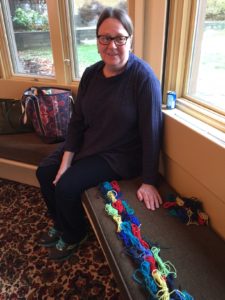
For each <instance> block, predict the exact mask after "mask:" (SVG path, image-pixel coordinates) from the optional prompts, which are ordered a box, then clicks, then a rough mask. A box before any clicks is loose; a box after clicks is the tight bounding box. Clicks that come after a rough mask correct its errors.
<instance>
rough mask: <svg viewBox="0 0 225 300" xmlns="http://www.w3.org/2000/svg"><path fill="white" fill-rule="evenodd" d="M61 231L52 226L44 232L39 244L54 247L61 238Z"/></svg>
mask: <svg viewBox="0 0 225 300" xmlns="http://www.w3.org/2000/svg"><path fill="white" fill-rule="evenodd" d="M60 235H61V233H60V232H59V231H58V230H57V229H55V228H54V227H51V228H50V229H49V231H48V232H45V233H43V234H42V236H41V238H40V239H39V242H38V243H39V245H40V246H44V247H53V246H55V245H56V243H57V242H58V241H59V239H60Z"/></svg>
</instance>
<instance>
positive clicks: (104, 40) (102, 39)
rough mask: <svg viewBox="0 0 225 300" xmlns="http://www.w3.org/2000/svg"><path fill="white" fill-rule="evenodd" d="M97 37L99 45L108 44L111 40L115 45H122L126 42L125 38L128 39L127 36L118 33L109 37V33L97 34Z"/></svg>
mask: <svg viewBox="0 0 225 300" xmlns="http://www.w3.org/2000/svg"><path fill="white" fill-rule="evenodd" d="M97 38H98V40H99V43H100V44H101V45H109V44H110V43H111V41H114V43H115V45H116V46H123V45H125V44H126V42H127V40H128V39H129V36H121V35H118V36H115V37H111V36H109V35H98V36H97Z"/></svg>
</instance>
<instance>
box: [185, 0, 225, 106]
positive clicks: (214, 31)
mask: <svg viewBox="0 0 225 300" xmlns="http://www.w3.org/2000/svg"><path fill="white" fill-rule="evenodd" d="M196 10H197V13H196V21H195V32H194V43H193V47H192V56H191V64H190V69H189V73H188V85H187V95H188V96H190V97H193V98H197V99H199V100H200V101H201V102H203V103H205V104H208V105H210V106H215V107H217V108H219V109H222V110H224V111H225V89H224V80H225V0H218V1H215V0H207V1H198V6H197V8H196Z"/></svg>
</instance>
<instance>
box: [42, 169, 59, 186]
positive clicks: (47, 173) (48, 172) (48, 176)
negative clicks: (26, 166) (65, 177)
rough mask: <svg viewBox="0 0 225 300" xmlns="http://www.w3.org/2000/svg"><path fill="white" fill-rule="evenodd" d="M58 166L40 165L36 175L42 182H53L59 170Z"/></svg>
mask: <svg viewBox="0 0 225 300" xmlns="http://www.w3.org/2000/svg"><path fill="white" fill-rule="evenodd" d="M58 168H59V167H58V166H56V165H52V166H45V167H44V166H39V167H38V168H37V170H36V177H37V179H38V181H39V183H40V184H49V183H52V182H53V180H54V179H55V176H56V174H57V171H58Z"/></svg>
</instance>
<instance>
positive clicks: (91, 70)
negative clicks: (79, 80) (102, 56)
mask: <svg viewBox="0 0 225 300" xmlns="http://www.w3.org/2000/svg"><path fill="white" fill-rule="evenodd" d="M103 64H104V63H103V61H102V60H100V61H98V62H96V63H94V64H93V65H90V66H89V67H87V68H86V69H85V71H84V73H83V76H87V75H90V74H93V73H95V72H98V71H100V70H101V69H102V68H103Z"/></svg>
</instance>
